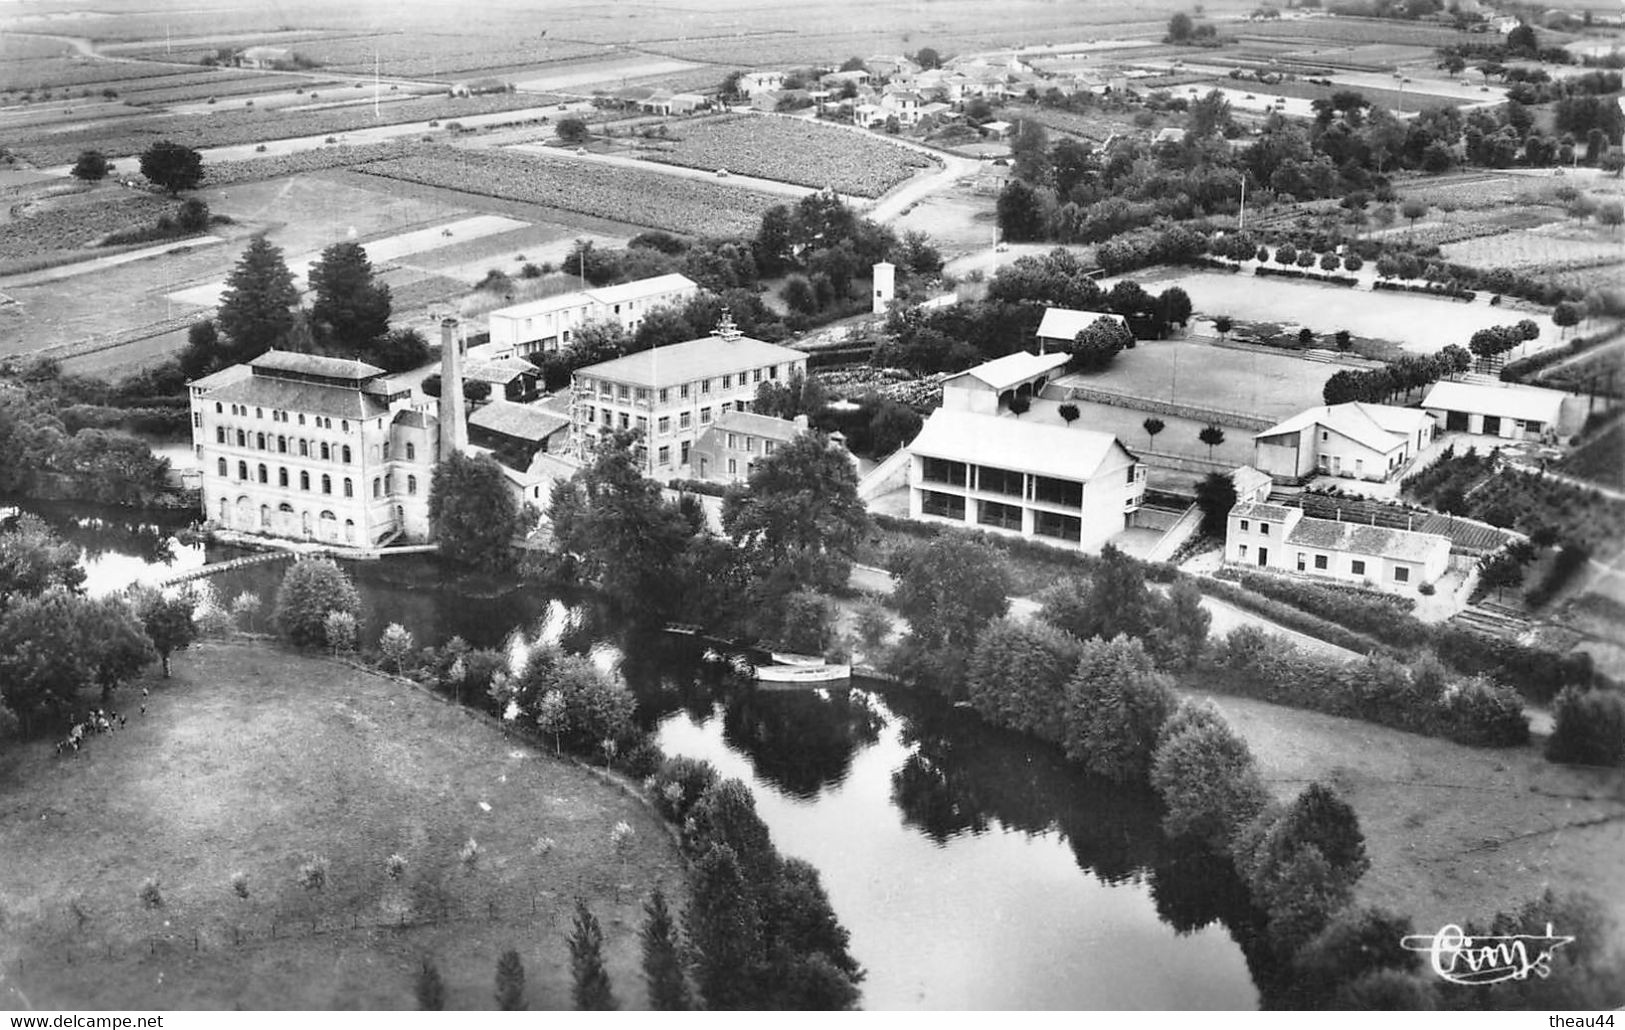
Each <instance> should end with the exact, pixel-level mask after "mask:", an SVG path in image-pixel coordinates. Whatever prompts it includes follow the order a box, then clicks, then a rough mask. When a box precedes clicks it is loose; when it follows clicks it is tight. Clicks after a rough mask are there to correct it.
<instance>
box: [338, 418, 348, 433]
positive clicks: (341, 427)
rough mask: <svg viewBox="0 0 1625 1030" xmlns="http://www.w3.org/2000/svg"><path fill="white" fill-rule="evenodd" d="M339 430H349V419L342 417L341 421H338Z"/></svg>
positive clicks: (346, 431)
mask: <svg viewBox="0 0 1625 1030" xmlns="http://www.w3.org/2000/svg"><path fill="white" fill-rule="evenodd" d="M339 430H340V431H341V432H345V433H348V432H349V431H350V420H349V419H343V420H342V421H340V422H339Z"/></svg>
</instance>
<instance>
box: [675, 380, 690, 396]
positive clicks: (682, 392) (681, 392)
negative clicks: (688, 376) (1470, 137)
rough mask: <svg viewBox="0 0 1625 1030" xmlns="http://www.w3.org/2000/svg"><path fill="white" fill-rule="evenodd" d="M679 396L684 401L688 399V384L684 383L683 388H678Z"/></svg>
mask: <svg viewBox="0 0 1625 1030" xmlns="http://www.w3.org/2000/svg"><path fill="white" fill-rule="evenodd" d="M677 396H678V397H681V398H683V399H684V400H687V399H688V384H687V383H684V384H683V385H682V386H679V387H678V388H677Z"/></svg>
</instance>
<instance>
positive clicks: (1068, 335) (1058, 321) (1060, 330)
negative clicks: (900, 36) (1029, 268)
mask: <svg viewBox="0 0 1625 1030" xmlns="http://www.w3.org/2000/svg"><path fill="white" fill-rule="evenodd" d="M983 128H987V126H985V125H984V126H983ZM1102 318H1110V319H1112V320H1113V321H1116V322H1120V323H1122V324H1123V326H1124V328H1127V327H1128V319H1126V318H1124V317H1123V316H1122V315H1114V314H1112V313H1111V312H1109V311H1074V310H1072V309H1071V308H1046V309H1045V311H1044V320H1043V321H1042V322H1039V323H1038V335H1039V336H1040V337H1041V338H1043V339H1046V340H1073V339H1076V338H1077V336H1078V334H1079V333H1081V332H1083V331H1084V330H1085V329H1087V328H1089V327H1090V326H1092V325H1094V324H1095V322H1096V321H1098V320H1099V319H1102Z"/></svg>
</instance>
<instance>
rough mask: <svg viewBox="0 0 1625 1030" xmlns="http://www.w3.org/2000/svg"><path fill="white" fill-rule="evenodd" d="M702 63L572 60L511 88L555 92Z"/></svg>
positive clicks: (640, 59)
mask: <svg viewBox="0 0 1625 1030" xmlns="http://www.w3.org/2000/svg"><path fill="white" fill-rule="evenodd" d="M703 67H705V66H704V65H703V64H700V63H698V62H695V61H679V60H676V59H674V58H669V57H667V58H661V57H635V58H616V59H612V60H607V61H592V62H585V63H572V64H570V65H568V66H564V67H560V68H559V69H557V70H556V71H549V72H547V73H545V74H542V75H537V76H536V77H534V78H529V79H525V80H523V81H522V82H516V83H514V88H515V89H521V90H524V91H526V92H530V93H556V92H559V91H561V90H579V89H582V88H583V87H587V86H593V85H602V84H605V83H614V84H616V85H619V84H620V83H621V82H622V81H624V80H627V79H647V78H652V77H654V76H656V75H671V74H674V73H676V72H687V71H693V70H695V69H697V68H703Z"/></svg>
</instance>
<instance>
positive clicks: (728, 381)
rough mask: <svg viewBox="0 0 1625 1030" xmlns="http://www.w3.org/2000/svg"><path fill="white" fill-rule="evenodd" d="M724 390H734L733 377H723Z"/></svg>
mask: <svg viewBox="0 0 1625 1030" xmlns="http://www.w3.org/2000/svg"><path fill="white" fill-rule="evenodd" d="M722 388H723V389H724V390H732V389H733V388H734V377H733V376H732V375H725V376H723V377H722Z"/></svg>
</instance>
